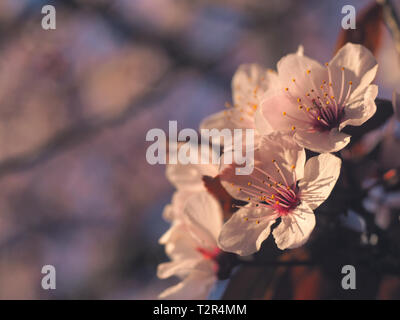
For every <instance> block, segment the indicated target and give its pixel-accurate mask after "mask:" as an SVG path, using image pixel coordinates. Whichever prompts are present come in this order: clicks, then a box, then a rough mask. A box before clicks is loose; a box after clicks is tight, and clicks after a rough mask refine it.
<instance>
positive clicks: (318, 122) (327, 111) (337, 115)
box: [311, 100, 344, 132]
mask: <svg viewBox="0 0 400 320" xmlns="http://www.w3.org/2000/svg"><path fill="white" fill-rule="evenodd" d="M313 104H314V108H313V109H312V111H311V114H312V116H313V120H312V126H313V128H314V130H316V131H319V132H324V131H330V130H331V129H333V128H338V127H339V124H340V122H341V121H342V119H343V116H344V107H340V106H333V105H328V106H322V105H321V104H318V103H317V102H316V101H315V100H313Z"/></svg>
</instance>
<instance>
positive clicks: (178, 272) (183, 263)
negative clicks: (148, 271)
mask: <svg viewBox="0 0 400 320" xmlns="http://www.w3.org/2000/svg"><path fill="white" fill-rule="evenodd" d="M201 261H202V259H201V257H200V258H199V259H178V260H174V261H170V262H165V263H161V264H159V265H158V267H157V277H159V278H160V279H166V278H169V277H172V276H178V277H184V276H186V275H187V274H189V273H190V272H191V271H192V270H193V269H194V268H195V267H196V265H197V264H199V263H200V262H201Z"/></svg>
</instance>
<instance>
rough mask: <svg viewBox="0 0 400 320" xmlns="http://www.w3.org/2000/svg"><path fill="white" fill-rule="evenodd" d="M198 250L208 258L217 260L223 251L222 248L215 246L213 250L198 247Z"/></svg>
mask: <svg viewBox="0 0 400 320" xmlns="http://www.w3.org/2000/svg"><path fill="white" fill-rule="evenodd" d="M196 250H197V251H198V252H200V253H201V255H202V256H203V257H204V259H207V260H215V259H216V258H217V256H218V255H219V254H220V253H221V249H219V248H217V247H215V248H214V249H213V250H209V249H204V248H200V247H198V248H196Z"/></svg>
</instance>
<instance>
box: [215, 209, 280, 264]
mask: <svg viewBox="0 0 400 320" xmlns="http://www.w3.org/2000/svg"><path fill="white" fill-rule="evenodd" d="M276 217H277V215H276V214H274V212H273V211H272V209H268V208H262V209H261V208H259V209H250V208H248V207H245V208H242V209H240V210H238V211H237V212H236V213H234V214H233V216H232V217H231V218H230V219H229V220H228V222H226V223H225V224H224V226H223V227H222V230H221V234H220V236H219V241H218V245H219V247H220V248H221V249H222V250H224V251H228V252H234V253H236V254H239V255H241V256H245V255H250V254H252V253H254V252H256V251H258V250H260V247H261V244H262V242H263V241H264V240H265V239H266V238H267V237H268V235H269V234H270V230H271V225H272V224H273V223H274V222H275V219H276ZM247 219H248V220H247ZM257 221H258V223H257Z"/></svg>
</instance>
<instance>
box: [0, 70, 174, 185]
mask: <svg viewBox="0 0 400 320" xmlns="http://www.w3.org/2000/svg"><path fill="white" fill-rule="evenodd" d="M175 74H176V70H174V72H172V71H171V70H169V71H166V73H165V74H164V76H162V77H161V78H160V80H159V81H158V83H156V84H154V86H153V87H155V88H157V89H153V90H150V91H147V92H146V93H145V94H144V95H143V96H142V97H141V98H138V99H135V101H134V102H133V103H132V104H131V105H130V106H128V107H127V108H125V109H124V111H122V112H121V113H120V114H118V115H117V116H114V117H110V118H93V119H89V120H86V121H83V122H79V123H77V124H75V125H72V126H71V127H70V128H67V129H65V130H62V131H61V132H60V133H58V134H56V135H55V136H54V137H53V138H51V139H49V140H48V141H46V142H45V143H44V144H42V145H41V146H40V147H38V148H36V149H35V150H32V151H29V152H27V153H24V154H21V155H18V156H15V157H10V158H8V159H6V160H3V161H2V162H0V177H2V176H4V175H6V174H9V173H12V172H19V171H23V170H27V169H30V168H32V167H33V166H35V165H37V164H38V163H40V162H41V161H44V160H48V159H49V158H51V157H53V156H55V155H56V154H57V153H58V152H61V151H63V150H64V149H67V148H69V147H72V146H75V145H78V144H80V143H82V142H84V141H85V140H87V139H89V138H91V137H93V136H94V135H96V134H98V133H100V132H101V131H102V130H104V129H106V128H110V127H115V126H118V125H121V124H123V123H125V122H126V121H127V120H128V119H130V118H132V117H133V116H136V115H138V114H139V113H140V112H141V111H142V110H144V109H149V106H155V105H156V103H155V102H156V100H159V99H162V95H165V94H167V93H168V91H169V90H168V89H169V88H170V86H171V85H172V84H173V83H174V81H171V78H172V77H173V76H174V75H175ZM155 90H157V91H159V93H158V94H157V95H155V94H154V91H155Z"/></svg>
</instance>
